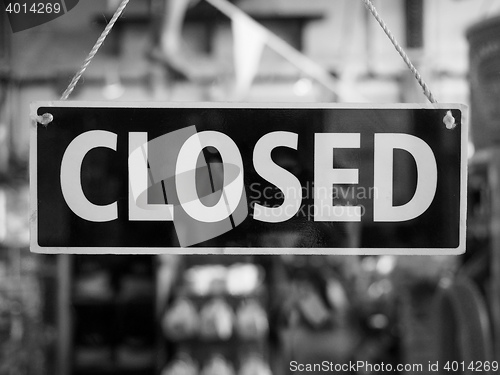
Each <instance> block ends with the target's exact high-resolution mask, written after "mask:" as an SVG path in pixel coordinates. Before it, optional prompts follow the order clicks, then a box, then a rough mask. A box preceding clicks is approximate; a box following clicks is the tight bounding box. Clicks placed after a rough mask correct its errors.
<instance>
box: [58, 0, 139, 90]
mask: <svg viewBox="0 0 500 375" xmlns="http://www.w3.org/2000/svg"><path fill="white" fill-rule="evenodd" d="M128 2H129V0H122V2H121V3H120V6H118V8H117V9H116V11H115V14H113V17H112V18H111V20H110V21H109V23H108V24H107V25H106V28H105V29H104V31H103V32H102V34H101V36H100V37H99V39H97V41H96V42H95V44H94V47H92V50H91V51H90V52H89V54H88V56H87V58H86V59H85V61H84V62H83V64H82V66H81V67H80V69H79V70H78V72H76V74H75V76H74V77H73V79H72V80H71V82H70V84H69V85H68V87H67V88H66V90H65V91H64V93H63V94H62V95H61V100H66V99H68V96H70V94H71V93H72V92H73V90H74V89H75V86H76V84H77V83H78V81H79V80H80V78H81V77H82V75H83V73H84V72H85V70H86V69H87V67H88V66H89V65H90V62H91V61H92V59H93V58H94V56H95V55H96V54H97V51H99V48H101V45H102V44H103V43H104V40H105V39H106V37H107V36H108V34H109V33H110V32H111V29H112V28H113V26H114V24H115V22H116V21H117V20H118V18H119V17H120V16H121V14H122V13H123V10H124V9H125V7H126V6H127V4H128Z"/></svg>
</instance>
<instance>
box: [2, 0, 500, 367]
mask: <svg viewBox="0 0 500 375" xmlns="http://www.w3.org/2000/svg"><path fill="white" fill-rule="evenodd" d="M373 2H374V4H375V6H376V7H377V9H378V11H379V13H380V14H381V15H382V17H383V18H384V20H385V21H386V23H387V24H388V26H389V28H390V29H391V31H392V32H393V34H394V35H395V36H396V38H397V40H398V41H399V42H400V43H401V45H402V46H403V47H404V48H405V50H406V51H407V53H408V54H409V56H410V58H411V60H412V62H413V63H414V65H415V66H416V67H417V68H418V69H419V71H420V72H421V74H422V76H423V77H424V79H425V80H426V82H427V84H428V85H429V87H430V88H431V90H432V92H433V94H434V96H435V97H436V98H437V100H438V101H439V102H441V103H463V104H467V105H469V106H470V119H469V120H470V126H471V132H472V137H471V144H470V153H469V192H468V206H469V207H468V215H469V218H468V243H467V254H465V255H464V256H460V257H436V256H426V257H413V256H404V257H395V256H292V255H288V256H197V255H192V256H175V255H169V256H69V255H65V256H50V255H35V254H31V253H30V252H29V220H30V218H29V191H28V190H29V188H28V184H29V181H28V172H27V171H28V158H29V157H28V155H29V133H30V126H29V124H30V117H29V113H30V111H29V104H30V102H32V101H41V100H58V99H59V97H60V95H61V94H62V92H63V91H64V89H65V88H66V87H67V85H68V84H69V82H70V80H71V78H72V76H73V75H74V74H75V72H76V71H77V70H78V68H79V67H80V65H81V63H82V62H83V60H84V59H85V57H86V56H87V54H88V52H89V51H90V49H91V48H92V46H93V44H94V43H95V41H96V40H97V38H98V36H99V35H100V33H101V32H102V30H103V29H104V27H105V25H106V23H107V22H108V21H109V19H110V18H111V17H112V15H113V13H114V11H115V9H116V8H117V7H118V5H119V1H117V0H80V2H79V4H78V5H77V6H76V7H75V8H74V9H73V10H72V11H71V12H69V13H68V14H66V15H64V16H62V17H60V18H58V19H56V20H54V21H51V22H49V23H46V24H43V25H40V26H37V27H34V28H32V29H28V30H24V31H21V32H17V33H13V32H12V30H11V28H10V25H9V22H8V19H7V15H6V12H5V9H4V8H2V10H1V12H0V15H1V24H0V247H1V250H2V251H1V252H0V374H9V375H10V374H16V375H17V374H60V375H62V374H162V375H188V374H189V375H194V374H203V375H226V374H229V375H231V374H238V375H270V374H274V375H281V374H290V373H301V371H298V370H299V369H298V368H294V367H293V366H291V365H290V363H291V362H290V361H296V363H297V364H299V363H302V364H305V363H311V364H313V363H321V361H323V360H327V361H330V362H332V363H335V364H344V363H348V362H349V361H366V363H369V364H373V365H375V364H381V363H385V364H393V365H394V366H396V364H407V365H412V364H421V365H422V366H423V367H422V369H418V368H417V369H415V368H412V367H408V366H407V367H406V368H403V369H401V371H399V370H398V371H394V372H397V373H402V374H403V373H404V374H412V373H416V372H419V373H431V372H436V371H431V369H430V368H429V366H428V365H429V363H432V364H434V363H436V361H439V363H440V364H441V365H442V366H441V367H440V370H441V371H439V372H443V373H444V372H446V373H450V372H451V373H460V374H462V373H463V374H468V373H472V370H470V369H467V368H465V369H464V368H462V365H461V363H462V361H464V363H466V364H468V363H470V361H493V360H497V361H498V360H500V256H499V250H498V249H499V245H500V243H499V240H500V237H499V233H500V230H499V228H498V226H499V225H500V224H499V223H500V186H499V184H500V182H499V181H500V153H499V152H498V150H497V149H499V144H498V142H499V141H500V112H499V111H500V110H499V108H500V1H498V0H374V1H373ZM247 16H250V17H251V18H248V17H247ZM252 19H253V20H255V21H257V22H258V23H255V22H254V21H252ZM70 100H97V101H115V100H116V101H160V102H178V101H191V102H198V101H256V102H285V101H286V102H340V103H345V102H363V103H394V102H426V101H427V99H426V98H425V96H424V95H423V94H422V92H421V89H420V88H419V86H418V84H417V83H416V81H415V79H414V77H413V75H412V74H411V73H410V72H409V71H408V69H407V67H406V65H405V64H404V63H403V61H402V60H401V58H400V56H398V54H397V52H396V51H395V50H394V47H393V46H392V45H391V43H390V41H389V40H388V38H387V36H386V35H385V34H384V33H383V31H382V29H381V28H380V26H379V25H378V24H377V23H376V21H375V19H374V18H373V17H372V15H371V14H370V13H369V11H368V10H367V9H366V8H365V6H364V4H363V1H361V0H359V1H357V0H308V1H307V2H306V1H301V0H233V1H231V2H227V1H224V0H209V1H207V0H199V1H190V0H132V1H130V3H129V4H128V6H127V8H126V9H125V12H124V14H123V16H122V17H121V18H120V19H119V21H118V22H117V24H116V25H115V27H114V28H113V30H112V32H111V34H110V35H109V36H108V38H107V39H106V41H105V43H104V45H103V47H102V49H101V50H100V52H99V53H98V54H97V55H96V57H95V58H94V59H93V61H92V63H91V65H90V67H89V69H88V70H87V72H86V73H85V74H84V76H83V78H82V79H81V81H80V82H79V84H78V85H77V86H76V89H75V91H74V92H73V93H72V94H71V96H70ZM447 361H450V362H448V363H449V364H450V368H449V369H448V371H446V370H445V369H444V368H443V366H444V364H446V363H447ZM489 363H491V364H493V362H489ZM294 370H297V371H295V372H294ZM483 370H484V371H483V373H487V374H488V373H491V374H493V373H498V366H497V367H496V369H495V367H494V366H493V365H492V366H489V367H486V365H484V367H483ZM302 372H303V373H306V371H302ZM335 372H338V373H342V371H335ZM344 372H345V373H354V372H353V371H344ZM356 372H357V373H360V374H370V373H372V372H376V369H373V368H368V367H365V368H360V369H358V371H356ZM307 373H328V372H321V371H307ZM330 373H333V371H332V372H330Z"/></svg>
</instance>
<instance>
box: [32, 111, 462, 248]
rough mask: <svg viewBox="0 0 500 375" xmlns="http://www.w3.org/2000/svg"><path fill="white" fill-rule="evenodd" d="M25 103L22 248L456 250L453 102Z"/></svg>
mask: <svg viewBox="0 0 500 375" xmlns="http://www.w3.org/2000/svg"><path fill="white" fill-rule="evenodd" d="M32 111H33V113H32V114H33V115H34V116H37V115H38V116H40V115H43V114H45V113H50V114H51V115H52V116H53V120H52V122H50V123H49V124H45V125H42V124H40V123H34V124H33V127H32V137H31V163H30V173H31V198H32V200H31V204H32V218H33V219H32V223H31V224H32V225H31V249H32V251H35V252H43V253H143V254H146V253H236V254H237V253H252V254H264V253H297V254H459V253H462V252H464V250H465V204H466V202H465V196H466V195H465V187H466V165H467V154H466V150H467V126H466V124H465V121H464V119H465V118H466V113H465V112H464V111H465V107H463V106H460V105H444V104H440V105H428V106H426V105H391V106H378V107H377V106H370V107H368V106H366V107H363V106H359V105H353V106H346V105H344V106H341V105H332V104H327V105H304V104H300V105H295V104H279V105H267V104H266V105H248V104H246V105H241V104H234V105H229V104H214V103H212V104H197V105H184V104H178V103H176V104H175V106H174V105H169V106H164V107H158V106H152V105H149V104H146V105H139V104H138V103H133V104H128V103H120V104H114V103H113V104H109V103H91V102H90V103H89V102H73V103H72V102H50V103H36V104H34V105H33V107H32ZM448 111H450V112H448ZM447 113H450V114H451V115H452V116H453V119H454V124H453V126H448V127H447V126H446V125H445V123H444V122H443V119H444V117H445V116H446V114H447ZM448 116H449V115H448Z"/></svg>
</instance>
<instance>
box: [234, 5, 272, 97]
mask: <svg viewBox="0 0 500 375" xmlns="http://www.w3.org/2000/svg"><path fill="white" fill-rule="evenodd" d="M231 22H232V28H233V48H234V69H235V76H236V82H235V98H236V100H241V99H243V98H244V97H245V96H247V95H248V91H249V89H250V87H251V85H252V82H253V80H254V78H255V76H256V75H257V72H258V70H259V64H260V59H261V56H262V51H263V49H264V46H265V45H266V42H267V38H268V33H267V32H266V30H265V29H264V28H262V27H261V26H260V25H259V24H257V23H256V22H255V21H253V20H252V19H250V18H248V17H246V16H245V15H242V14H234V15H233V16H232V17H231Z"/></svg>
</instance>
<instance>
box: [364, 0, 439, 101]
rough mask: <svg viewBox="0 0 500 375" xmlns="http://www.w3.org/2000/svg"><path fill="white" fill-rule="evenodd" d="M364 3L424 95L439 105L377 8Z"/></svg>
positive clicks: (368, 2) (368, 0)
mask: <svg viewBox="0 0 500 375" xmlns="http://www.w3.org/2000/svg"><path fill="white" fill-rule="evenodd" d="M363 1H364V3H365V6H366V7H367V8H368V10H369V11H370V12H371V13H372V15H373V17H375V19H376V20H377V22H378V23H379V25H380V27H382V30H384V32H385V34H386V35H387V37H388V38H389V40H390V41H391V43H392V45H393V46H394V48H396V51H398V53H399V55H400V56H401V58H402V59H403V61H404V62H405V63H406V65H407V66H408V68H409V69H410V70H411V72H412V73H413V75H414V76H415V79H416V80H417V82H418V84H419V85H420V86H421V87H422V90H424V95H425V96H426V97H427V99H429V101H430V102H431V103H433V104H435V103H437V100H436V99H434V96H433V95H432V92H431V90H430V89H429V87H428V86H427V84H426V83H425V82H424V80H423V78H422V76H421V75H420V73H419V72H418V70H417V68H415V66H414V65H413V64H412V62H411V61H410V58H409V57H408V55H407V54H406V52H405V51H404V50H403V47H401V45H400V44H399V43H398V41H397V40H396V38H395V37H394V35H393V34H392V32H391V30H389V28H388V27H387V25H386V24H385V22H384V20H383V19H382V18H381V17H380V15H379V14H378V12H377V9H375V6H374V5H373V3H372V2H371V0H363Z"/></svg>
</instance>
